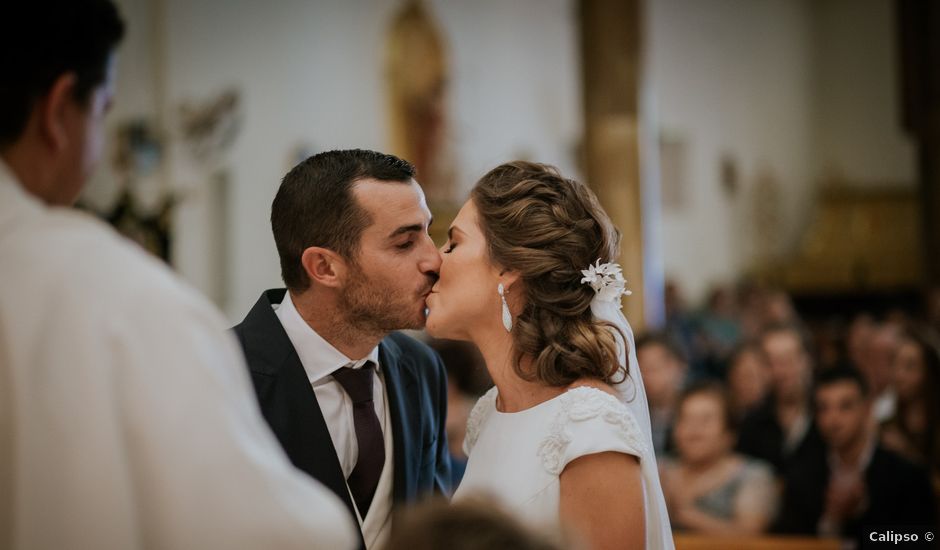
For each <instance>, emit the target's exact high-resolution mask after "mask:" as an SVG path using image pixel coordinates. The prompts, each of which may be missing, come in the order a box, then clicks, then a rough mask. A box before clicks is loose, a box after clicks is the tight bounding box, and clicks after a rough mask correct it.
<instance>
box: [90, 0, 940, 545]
mask: <svg viewBox="0 0 940 550" xmlns="http://www.w3.org/2000/svg"><path fill="white" fill-rule="evenodd" d="M116 3H117V4H118V6H119V8H120V10H121V13H122V15H123V17H124V18H125V19H126V21H127V26H128V29H129V31H128V33H127V37H126V39H125V41H124V43H123V45H122V46H121V49H120V51H119V57H118V73H117V74H118V76H117V81H116V97H117V101H116V102H115V104H114V108H113V111H112V112H111V114H110V115H109V120H108V139H107V153H106V154H105V156H104V157H103V161H102V163H101V165H100V166H99V168H98V170H97V172H96V174H95V175H94V177H93V179H92V181H91V183H90V184H89V185H88V187H87V189H86V191H85V193H84V194H83V195H82V197H81V199H80V206H81V208H84V209H86V210H88V211H90V212H93V213H95V214H96V215H98V216H100V217H102V218H104V219H106V220H108V221H109V222H110V223H112V224H114V225H115V226H116V228H118V229H119V230H120V231H121V232H122V233H124V234H125V235H127V236H129V237H130V238H132V239H134V240H136V241H138V242H139V243H140V244H141V246H144V247H145V248H147V249H148V250H150V251H151V252H153V253H154V254H155V255H157V256H159V257H161V258H162V259H163V260H165V261H166V262H167V263H169V265H170V266H172V268H173V269H174V270H175V271H176V272H177V273H178V274H179V275H181V276H182V278H184V279H185V280H186V281H187V282H189V283H190V284H191V285H193V286H194V287H195V288H197V289H199V290H200V291H201V292H203V293H204V294H206V295H207V296H209V297H210V298H211V299H212V301H213V302H214V303H215V304H216V305H217V306H218V307H219V308H220V309H221V310H222V311H223V312H224V313H225V315H226V317H227V318H228V320H229V321H230V322H231V323H232V324H235V323H237V322H238V321H239V320H240V319H242V318H243V317H244V315H245V314H246V312H247V311H248V310H249V309H250V308H251V306H252V304H253V303H254V300H255V299H256V297H257V292H258V290H259V289H265V288H274V287H280V286H282V283H281V280H280V270H279V263H278V256H277V251H276V249H275V246H274V241H273V238H272V236H271V230H270V223H269V215H270V208H271V200H272V198H273V197H274V194H275V192H276V191H277V189H278V186H279V184H280V179H281V177H283V175H284V174H285V173H286V172H287V171H288V170H289V169H290V168H291V167H292V166H294V165H295V164H297V163H298V162H299V161H301V160H303V159H305V158H307V157H308V156H310V155H312V154H315V153H317V152H320V151H327V150H331V149H347V148H365V149H374V150H378V151H385V152H389V153H392V154H395V155H398V156H401V157H402V158H405V159H407V160H409V161H411V162H412V163H414V164H415V166H416V167H417V170H418V175H417V180H418V182H419V183H420V184H421V185H422V187H423V189H424V191H425V194H426V197H427V200H428V204H429V206H430V208H431V211H432V212H433V213H434V216H435V222H434V224H433V226H432V228H431V232H432V236H433V237H434V239H435V241H436V243H437V245H438V246H440V245H443V243H444V241H445V240H446V230H447V226H448V224H449V223H450V220H451V219H453V217H454V215H455V214H456V212H457V211H458V209H459V208H460V206H461V204H463V202H464V201H465V200H466V199H467V196H468V193H469V191H470V189H471V188H472V187H473V185H474V183H475V182H476V180H477V179H478V178H479V177H480V176H481V175H483V174H484V173H485V172H486V171H487V170H489V169H490V168H492V167H494V166H496V165H498V164H501V163H503V162H506V161H509V160H516V159H522V160H528V161H535V162H541V163H547V164H551V165H554V166H557V167H558V168H559V170H560V171H561V172H562V173H564V174H567V175H569V176H571V177H574V179H577V180H579V181H584V182H585V183H586V184H587V185H588V186H589V187H591V188H592V189H593V190H594V191H595V193H597V195H598V197H599V199H600V201H601V203H602V204H603V206H604V207H605V208H606V209H607V211H608V212H609V213H610V215H611V218H612V219H613V221H614V223H615V224H616V225H617V226H618V227H619V228H620V230H621V231H622V234H623V239H622V243H621V251H620V253H621V256H620V264H621V265H622V266H623V269H624V276H625V277H626V279H627V286H628V288H629V289H630V290H631V291H632V295H630V296H627V297H625V299H624V303H623V306H624V312H625V314H626V316H627V318H628V319H629V320H630V323H631V324H632V326H633V329H634V330H635V332H636V335H637V346H638V358H639V360H640V369H641V371H643V372H644V377H645V378H647V391H648V393H649V395H650V404H651V417H652V418H653V424H654V434H655V433H656V424H657V422H658V419H663V420H662V421H663V422H665V424H664V425H663V427H662V430H663V431H664V437H665V438H666V440H664V442H663V443H662V445H663V447H662V449H660V448H657V456H661V457H665V456H668V457H670V458H669V464H670V466H669V467H670V468H674V469H675V471H674V472H673V474H675V475H686V474H685V473H683V472H686V470H685V469H684V468H686V467H687V466H688V464H686V461H687V460H688V461H694V455H695V442H694V441H690V442H684V441H682V435H681V434H682V433H685V431H683V430H680V429H678V424H677V422H678V421H679V419H680V418H681V417H682V415H680V414H679V409H680V408H681V406H682V404H683V403H684V404H689V400H690V399H693V398H694V397H689V396H685V397H683V393H682V390H683V389H684V388H688V387H691V386H695V385H696V384H700V383H702V382H712V383H717V384H718V385H719V386H721V388H722V390H721V391H720V392H719V393H718V394H714V395H719V397H720V398H721V400H724V402H727V403H726V404H728V405H729V406H733V407H738V408H739V409H740V410H739V411H736V412H735V414H736V415H738V416H737V417H736V418H737V419H738V420H739V421H735V422H734V423H730V424H729V425H728V426H725V429H727V430H728V431H730V432H732V436H733V439H732V443H730V444H729V445H727V446H726V448H723V449H720V450H718V451H716V452H719V451H720V452H722V453H726V454H728V456H730V455H731V454H734V455H735V456H746V457H747V458H746V459H742V460H747V461H757V460H758V459H763V458H764V457H762V456H760V453H757V454H748V452H747V450H746V449H744V448H743V447H742V445H743V442H744V440H745V439H746V437H745V434H744V433H743V432H742V433H736V432H735V429H736V428H737V427H740V428H741V430H744V429H745V427H746V426H747V425H748V423H747V415H748V414H750V413H752V412H754V411H755V410H757V409H758V408H759V407H761V406H762V403H764V400H766V399H768V396H770V395H772V394H773V392H774V384H775V383H776V378H775V374H774V372H775V370H774V369H776V368H778V367H777V366H775V364H774V362H775V361H776V359H775V358H774V357H773V354H772V353H770V352H768V350H766V349H764V347H762V345H763V344H765V343H766V338H765V337H766V331H768V330H770V331H773V330H777V332H778V333H779V332H781V331H783V330H784V329H782V328H780V327H782V326H788V327H799V334H800V335H801V339H800V342H801V343H803V344H804V348H805V349H804V351H805V356H806V361H807V362H808V363H809V364H810V370H811V371H812V372H813V373H816V374H818V373H819V372H820V371H824V370H826V369H830V368H836V367H838V366H841V365H851V366H852V367H854V368H856V369H858V370H859V371H860V372H861V373H862V374H863V375H864V377H865V378H866V380H867V381H868V384H869V386H870V390H871V392H872V400H873V403H876V405H874V406H875V408H876V409H877V410H876V411H875V413H874V415H873V421H872V422H873V426H872V433H873V434H875V435H874V436H873V437H875V438H876V439H878V441H879V442H880V443H879V444H882V445H885V446H888V447H891V448H893V449H895V450H897V452H898V453H899V454H902V455H905V456H907V457H908V458H909V459H910V460H911V461H912V462H914V463H917V464H918V465H919V466H920V467H922V468H923V469H924V470H925V471H927V472H928V475H929V476H930V480H931V484H932V490H933V495H934V498H935V499H936V498H940V347H937V346H936V344H935V339H934V334H935V333H936V332H937V331H940V9H938V7H937V5H936V4H934V3H931V2H930V1H929V0H925V1H918V0H511V1H505V0H474V1H453V0H279V1H277V2H260V1H257V0H199V1H190V0H116ZM774 327H776V329H775V328H774ZM914 333H916V334H924V335H926V336H924V337H923V338H920V337H918V338H914V337H912V336H909V335H910V334H914ZM922 341H923V342H926V344H924V345H923V346H921V347H919V348H917V350H915V352H914V353H915V356H916V357H915V362H916V361H919V362H920V363H919V364H920V366H921V367H922V368H921V369H920V370H919V371H917V372H918V373H919V376H920V378H918V379H917V382H916V383H914V384H913V385H914V388H913V389H911V388H910V387H909V386H910V384H907V385H905V384H906V383H905V380H906V379H902V377H903V374H902V373H901V371H902V370H903V369H904V368H906V367H905V365H906V363H904V358H905V357H906V355H905V354H904V350H905V349H906V348H905V346H908V347H910V346H909V344H911V343H912V342H916V343H920V342H922ZM436 346H439V347H438V349H439V351H440V352H441V354H442V356H443V357H444V359H445V363H448V364H447V366H448V369H449V371H450V373H451V374H450V375H451V381H452V386H453V387H452V390H453V391H452V393H451V395H450V398H451V401H452V402H451V404H450V408H449V416H450V418H449V426H450V425H452V432H451V434H450V437H451V439H452V441H451V442H450V443H451V448H452V454H453V455H454V456H455V457H457V459H461V458H462V459H464V460H465V459H466V457H461V456H460V455H461V453H462V451H461V447H460V444H459V443H460V440H461V438H462V434H463V428H462V426H461V425H460V424H461V422H465V421H466V418H467V415H468V414H469V410H470V408H472V406H473V402H474V400H475V398H476V397H478V396H479V395H480V394H481V393H482V392H483V391H485V390H486V388H487V385H488V381H487V380H485V379H484V378H485V375H481V367H480V366H479V365H478V364H476V362H475V361H474V358H475V357H476V356H475V355H473V351H472V350H470V351H468V350H466V349H464V348H461V347H460V346H457V345H456V344H453V343H448V342H438V343H436ZM656 352H658V353H656ZM451 363H452V364H451ZM647 370H649V374H647ZM663 377H665V381H664V382H663V381H661V380H663ZM650 378H654V379H656V381H657V382H656V383H658V384H659V385H661V386H663V388H664V389H662V390H661V391H657V389H656V388H654V387H651V386H654V384H652V383H651V382H653V380H650ZM696 387H697V386H696ZM651 390H652V391H651ZM692 395H693V396H694V393H693V394H692ZM714 395H711V397H714ZM703 396H704V397H706V399H705V401H707V400H708V399H707V398H708V396H709V394H708V392H707V391H705V392H704V393H703V392H701V391H700V392H699V397H700V398H701V397H703ZM807 399H809V400H810V401H811V400H812V399H811V398H807ZM654 407H655V408H657V410H653V408H654ZM748 407H750V408H749V409H748ZM808 407H810V409H812V406H811V405H808ZM911 411H914V412H911ZM810 414H812V413H810ZM906 414H907V415H909V416H911V418H916V419H917V420H916V421H910V422H909V421H908V420H909V419H908V418H906V417H905V415H906ZM809 422H810V423H812V420H811V419H810V420H809ZM449 429H450V428H449ZM739 436H740V437H739ZM734 441H737V442H738V443H734ZM685 455H688V456H685ZM775 466H776V465H775ZM664 468H665V467H664ZM692 470H694V469H690V470H689V471H692ZM781 472H782V470H780V469H777V470H775V471H774V472H773V473H772V475H775V476H777V477H776V479H775V482H774V483H773V484H772V486H771V487H770V489H769V492H768V493H766V494H764V496H763V497H762V498H761V499H759V500H760V502H761V503H762V504H763V506H756V507H757V508H762V507H763V508H764V509H765V510H766V513H765V517H761V518H757V519H754V518H751V519H753V521H744V520H741V521H736V519H735V518H734V517H731V518H728V517H726V518H723V519H722V521H706V520H702V519H701V518H700V517H698V516H695V515H694V514H691V513H686V512H685V511H683V510H681V506H683V505H689V504H687V501H689V500H690V499H691V501H692V502H695V499H696V498H697V497H700V496H702V495H701V494H692V495H683V494H681V493H682V492H683V490H692V489H687V487H692V486H694V484H687V487H682V486H675V487H673V490H670V488H669V487H668V485H669V483H667V481H666V478H669V477H670V476H671V474H669V472H666V471H665V470H664V472H663V477H664V484H665V485H664V486H665V487H666V495H667V501H668V502H669V505H670V516H671V520H672V524H673V530H674V532H675V534H676V545H677V548H680V549H683V548H685V549H696V548H758V549H760V548H764V549H783V548H820V549H823V548H833V549H835V548H839V547H840V546H839V542H838V538H833V537H832V536H828V535H831V533H826V532H825V530H824V529H822V528H820V529H819V530H817V531H816V532H813V533H807V532H787V531H785V530H778V529H776V528H775V525H777V523H776V521H777V520H776V519H775V518H777V517H778V516H780V515H785V510H784V508H785V507H787V506H793V505H794V504H793V502H791V501H789V500H787V498H786V497H785V492H786V490H785V488H783V487H782V485H783V483H784V481H783V479H784V477H785V476H784V475H783V474H782V473H781ZM686 473H687V472H686ZM689 475H691V474H689ZM742 483H744V482H742ZM677 485H681V484H677ZM703 491H704V489H703ZM670 499H675V500H674V501H671V500H670ZM676 503H678V504H676ZM683 503H685V504H683ZM674 506H675V507H674ZM689 506H694V504H693V505H689ZM687 516H688V519H687V520H686V517H687ZM738 519H740V518H738ZM933 519H934V521H936V520H937V519H938V518H937V517H934V518H933Z"/></svg>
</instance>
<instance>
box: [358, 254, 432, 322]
mask: <svg viewBox="0 0 940 550" xmlns="http://www.w3.org/2000/svg"><path fill="white" fill-rule="evenodd" d="M432 284H433V282H430V281H429V282H428V286H427V288H428V289H430V287H431V285H432ZM423 292H426V290H421V289H417V288H415V289H412V288H409V289H402V288H400V287H395V286H392V285H391V284H389V283H388V281H384V280H380V279H375V280H373V279H370V278H368V277H367V276H366V275H365V274H364V273H363V272H362V270H361V269H357V272H356V273H355V274H353V276H352V277H351V282H350V284H349V286H347V287H346V289H345V290H344V291H343V293H342V294H341V295H340V306H341V308H342V310H343V311H345V312H346V318H347V320H348V322H349V325H350V328H352V329H354V330H356V331H357V332H367V333H370V334H386V333H389V332H392V331H394V330H401V329H415V330H418V329H422V328H424V323H425V315H424V297H423V295H422V293H423Z"/></svg>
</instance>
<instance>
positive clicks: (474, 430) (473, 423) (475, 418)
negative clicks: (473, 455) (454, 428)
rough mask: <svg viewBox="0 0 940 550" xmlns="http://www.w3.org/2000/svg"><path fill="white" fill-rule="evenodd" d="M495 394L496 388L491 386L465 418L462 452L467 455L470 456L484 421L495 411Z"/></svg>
mask: <svg viewBox="0 0 940 550" xmlns="http://www.w3.org/2000/svg"><path fill="white" fill-rule="evenodd" d="M496 394H497V392H496V386H493V387H492V388H490V390H489V391H488V392H486V393H485V394H483V397H481V398H480V399H478V400H477V404H476V405H474V406H473V410H472V411H470V416H468V417H467V433H466V435H465V436H464V439H463V450H464V452H465V453H466V454H467V455H469V454H470V450H471V449H473V446H474V445H475V444H476V442H477V438H478V437H480V430H482V429H483V424H485V423H486V419H487V418H489V416H490V413H492V412H493V411H494V410H496Z"/></svg>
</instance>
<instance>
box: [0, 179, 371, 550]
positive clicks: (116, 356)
mask: <svg viewBox="0 0 940 550" xmlns="http://www.w3.org/2000/svg"><path fill="white" fill-rule="evenodd" d="M225 328H226V327H225V322H224V320H223V319H222V317H221V316H220V315H219V314H218V313H217V311H216V310H215V309H214V308H213V307H212V306H211V305H210V304H209V303H208V302H207V301H206V300H205V299H204V298H202V297H201V296H200V295H198V294H197V293H196V292H194V291H193V290H191V289H190V288H188V287H187V286H186V285H184V284H182V283H181V282H180V281H179V280H178V279H177V278H176V277H175V276H174V275H173V274H172V273H171V272H170V270H169V269H167V268H166V267H165V266H164V265H162V264H161V263H160V262H158V261H157V260H156V259H153V258H151V257H150V256H148V255H147V254H145V253H144V252H143V251H141V250H139V249H138V248H137V247H136V246H135V245H133V244H132V243H130V242H128V241H126V240H124V239H123V238H121V237H119V236H118V235H117V234H116V233H115V232H113V231H112V230H111V229H110V228H109V227H107V226H106V225H104V224H102V223H100V222H98V221H96V220H94V219H93V218H91V217H90V216H87V215H85V214H82V213H80V212H76V211H73V210H70V209H64V208H48V207H46V206H45V205H43V204H41V203H40V202H39V201H37V200H36V199H35V198H33V197H32V196H31V195H28V194H27V193H26V192H25V190H23V189H22V188H21V187H20V185H19V184H18V183H17V182H16V180H15V178H14V176H13V174H12V173H11V172H10V171H9V169H8V168H7V167H6V166H5V165H4V164H3V163H2V162H0V548H13V549H17V548H29V549H34V548H39V549H46V548H48V549H56V550H58V549H65V548H69V549H86V548H87V549H95V550H108V549H122V550H123V549H134V548H168V549H169V548H172V549H188V548H193V549H216V548H218V549H226V550H231V549H241V548H278V549H284V548H324V549H326V548H329V549H333V548H352V547H354V546H355V545H356V542H357V537H356V535H355V531H354V530H353V529H354V528H353V525H352V523H351V521H350V519H349V517H348V513H347V512H346V510H345V508H344V507H343V505H342V504H341V503H340V501H339V500H338V499H336V497H335V496H333V495H332V494H331V493H330V492H329V491H327V490H326V489H325V488H323V487H322V486H320V485H319V484H318V483H317V482H315V481H314V480H312V479H311V478H309V477H307V476H305V475H304V474H302V473H301V472H300V471H298V470H296V469H294V468H293V467H292V466H291V465H290V463H289V462H288V460H287V458H286V456H285V454H284V452H283V451H282V450H281V448H280V446H279V445H278V443H277V441H276V440H275V438H274V436H273V435H272V434H271V432H270V431H269V430H268V428H267V426H266V425H265V423H264V421H263V419H262V418H261V415H260V414H259V409H258V406H257V404H256V400H255V396H254V394H253V392H252V390H251V387H250V382H249V378H248V371H247V368H246V366H245V364H244V359H243V358H242V356H241V353H240V352H239V350H238V347H237V344H236V343H235V341H234V338H233V336H231V335H230V334H228V333H227V332H226V330H225Z"/></svg>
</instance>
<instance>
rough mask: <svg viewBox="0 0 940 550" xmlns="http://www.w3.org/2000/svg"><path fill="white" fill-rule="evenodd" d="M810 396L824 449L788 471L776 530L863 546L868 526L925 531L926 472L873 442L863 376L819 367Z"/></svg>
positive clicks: (929, 512)
mask: <svg viewBox="0 0 940 550" xmlns="http://www.w3.org/2000/svg"><path fill="white" fill-rule="evenodd" d="M815 398H816V422H817V423H818V425H819V431H820V433H821V435H822V438H823V440H824V441H825V444H826V450H825V452H824V453H822V454H820V455H818V456H816V457H813V458H812V459H807V460H805V461H804V462H801V463H800V464H795V465H794V467H793V468H792V470H791V475H790V476H789V477H788V479H787V480H786V488H785V492H784V501H783V508H782V513H781V516H780V518H779V523H778V528H779V530H780V531H782V532H787V533H804V534H819V535H827V536H834V535H835V536H840V537H841V538H843V539H847V540H856V541H859V542H861V538H862V537H863V536H865V535H866V529H868V528H869V527H873V526H905V525H910V526H918V527H931V526H932V525H933V524H934V522H935V519H936V512H935V508H934V506H935V503H934V500H933V494H932V493H931V491H930V486H929V481H928V479H927V474H926V472H925V471H924V470H923V469H922V468H920V467H918V466H916V465H914V464H913V463H911V462H908V461H907V460H905V459H903V458H901V457H900V456H899V455H897V454H896V453H893V452H891V451H888V450H886V449H884V448H883V447H881V446H880V445H878V443H877V438H876V437H875V434H874V433H872V430H871V423H870V421H869V420H870V418H871V416H870V415H871V406H872V404H871V398H870V394H869V390H868V385H867V382H866V380H865V378H864V377H863V376H862V375H861V374H860V373H859V372H858V371H857V370H855V369H852V368H849V367H833V368H831V369H828V370H825V371H823V372H822V373H821V374H820V376H819V378H818V379H817V382H816V390H815Z"/></svg>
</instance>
